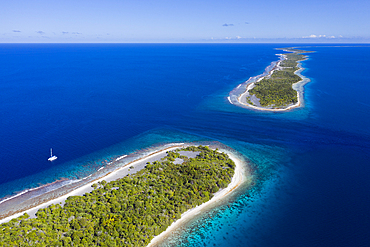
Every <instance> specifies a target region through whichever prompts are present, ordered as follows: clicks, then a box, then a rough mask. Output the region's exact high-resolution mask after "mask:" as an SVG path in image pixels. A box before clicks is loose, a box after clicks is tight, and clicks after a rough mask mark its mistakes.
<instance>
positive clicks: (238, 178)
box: [0, 143, 248, 247]
mask: <svg viewBox="0 0 370 247" xmlns="http://www.w3.org/2000/svg"><path fill="white" fill-rule="evenodd" d="M187 146H192V144H185V143H180V144H171V145H170V146H168V145H167V146H166V147H164V148H161V149H160V150H158V151H154V152H152V153H149V154H148V155H146V156H144V157H141V158H139V159H136V160H134V161H132V162H129V163H128V164H125V165H124V166H122V167H120V168H118V169H116V170H114V171H112V172H111V173H109V174H107V175H105V176H103V177H100V178H98V179H96V180H94V181H92V182H89V183H87V184H85V185H83V186H81V187H79V188H77V189H75V190H73V191H71V192H69V193H68V194H65V195H63V196H60V197H58V198H55V199H52V200H50V201H48V202H45V203H42V204H40V205H38V206H36V207H33V208H31V209H28V210H25V211H23V212H19V213H16V214H14V215H11V216H9V217H6V218H4V219H1V220H0V224H1V223H4V222H8V221H10V220H11V219H13V218H17V217H19V216H21V215H23V214H24V213H27V214H28V215H30V217H31V218H34V217H36V215H35V214H36V212H37V211H38V210H39V209H41V208H46V207H48V206H49V205H51V204H61V205H63V204H64V202H65V200H66V199H67V198H68V197H70V196H82V195H84V194H85V193H89V192H91V191H92V190H93V188H92V186H91V185H93V184H94V183H97V182H100V181H103V180H105V181H106V182H110V181H113V180H117V179H119V178H122V177H124V176H126V175H127V174H129V173H130V171H131V173H133V172H137V171H139V170H141V169H143V168H144V167H145V165H146V164H147V162H154V161H156V160H160V159H161V158H163V157H165V156H166V155H167V154H166V153H167V152H168V151H171V150H175V149H179V148H183V147H187ZM219 151H220V152H224V153H226V154H227V155H228V156H229V157H230V158H231V159H232V160H233V161H234V163H235V172H234V176H233V178H232V180H231V183H230V184H229V185H228V186H227V188H225V189H222V190H220V191H218V192H217V193H215V194H214V196H213V197H212V199H211V200H209V201H208V202H205V203H203V204H201V205H199V206H197V207H195V208H193V209H190V210H188V211H186V212H185V213H183V214H182V215H181V218H180V219H178V220H177V221H175V222H174V223H172V224H171V225H170V226H169V227H168V228H167V229H166V231H164V232H162V233H161V234H160V235H158V236H156V237H155V238H153V239H152V241H151V242H150V243H149V245H148V246H151V247H153V246H156V245H158V244H159V243H161V242H162V241H163V240H164V239H165V238H166V237H167V236H168V235H169V234H170V233H171V232H172V231H174V230H176V229H178V228H179V227H181V226H182V225H183V224H184V223H186V222H187V221H188V220H189V219H193V218H194V217H195V216H197V215H199V214H200V213H202V212H203V211H206V210H207V208H209V207H211V206H212V205H214V204H215V203H217V202H220V201H221V200H223V199H225V198H226V197H227V196H228V195H229V194H230V193H231V192H233V191H234V190H235V189H237V188H238V187H239V186H240V185H241V184H243V182H244V181H245V180H246V177H247V175H248V174H247V167H246V166H244V165H243V162H242V161H241V160H240V159H239V158H237V156H236V154H234V153H233V152H232V151H229V150H226V149H222V148H221V149H219Z"/></svg>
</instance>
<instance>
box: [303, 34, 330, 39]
mask: <svg viewBox="0 0 370 247" xmlns="http://www.w3.org/2000/svg"><path fill="white" fill-rule="evenodd" d="M302 38H304V39H317V38H335V36H327V35H326V34H320V35H316V34H311V35H310V36H303V37H302Z"/></svg>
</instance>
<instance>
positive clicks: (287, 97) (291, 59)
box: [248, 48, 308, 108]
mask: <svg viewBox="0 0 370 247" xmlns="http://www.w3.org/2000/svg"><path fill="white" fill-rule="evenodd" d="M284 50H287V51H290V52H293V53H288V54H284V55H285V56H286V59H285V60H283V61H282V62H281V63H280V66H281V67H282V69H278V70H275V71H274V72H273V73H272V75H271V76H270V77H265V78H263V79H262V80H261V81H259V82H256V83H255V87H254V88H253V89H251V90H249V94H250V95H253V94H254V95H255V96H256V97H257V98H258V99H259V102H260V104H261V106H263V107H272V108H282V107H285V106H288V105H290V104H295V103H297V102H298V99H297V91H295V90H294V89H293V88H292V85H293V84H294V83H297V82H299V81H300V80H301V78H300V77H299V76H298V75H296V74H294V72H295V71H297V70H298V69H299V67H298V62H299V61H302V60H304V59H305V58H306V56H305V55H302V53H307V52H308V51H303V50H297V49H293V48H287V49H284ZM248 103H249V102H248Z"/></svg>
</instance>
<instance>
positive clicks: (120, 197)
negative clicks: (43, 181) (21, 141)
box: [0, 146, 235, 246]
mask: <svg viewBox="0 0 370 247" xmlns="http://www.w3.org/2000/svg"><path fill="white" fill-rule="evenodd" d="M182 150H184V151H197V152H199V154H198V155H197V156H196V157H195V158H188V157H187V156H182V155H180V153H179V151H180V150H175V151H170V152H167V156H166V157H165V158H163V159H162V160H160V161H155V162H153V163H148V164H147V165H146V167H145V168H144V169H142V170H140V171H138V172H137V173H135V174H133V175H128V176H126V177H124V178H122V179H119V180H115V181H112V182H109V183H106V182H105V181H102V182H99V183H97V184H94V185H93V187H94V190H93V191H92V192H91V193H87V194H85V195H84V196H71V197H69V198H68V199H67V200H66V202H65V204H64V206H63V207H62V206H61V205H59V204H57V205H51V206H49V207H47V208H45V209H40V210H39V211H38V212H37V218H33V219H30V218H28V215H27V214H25V215H23V216H21V217H19V218H16V219H12V220H11V221H10V222H8V223H3V224H1V225H0V246H146V245H147V244H148V243H149V242H150V240H151V239H152V238H153V237H154V236H155V235H158V234H160V233H161V232H162V231H164V230H166V228H167V227H168V226H169V225H170V224H171V223H172V222H173V221H175V220H176V219H179V218H180V217H181V214H182V213H184V212H185V211H187V210H188V209H190V208H193V207H195V206H197V205H200V204H202V203H203V202H206V201H208V200H210V199H211V198H212V196H213V194H214V193H215V192H217V191H218V190H219V189H220V188H225V187H227V185H228V184H229V183H230V182H231V178H232V177H233V174H234V169H235V164H234V162H233V161H232V160H231V159H230V158H229V157H228V156H227V155H226V154H224V153H220V152H218V151H216V150H211V149H209V148H208V147H206V146H199V147H194V146H192V147H188V148H185V149H182ZM176 158H179V159H181V160H182V161H183V162H182V163H181V164H175V163H174V162H173V161H175V159H176ZM176 163H177V162H176Z"/></svg>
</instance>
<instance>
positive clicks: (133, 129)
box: [0, 44, 370, 246]
mask: <svg viewBox="0 0 370 247" xmlns="http://www.w3.org/2000/svg"><path fill="white" fill-rule="evenodd" d="M285 46H286V45H284V44H261V45H254V44H253V45H252V44H235V45H231V44H213V45H210V44H192V45H190V44H189V45H185V44H176V45H174V44H173V45H171V44H166V45H165V44H156V45H154V44H145V45H144V44H140V45H139V44H135V45H134V44H125V45H99V44H94V45H93V44H80V45H61V44H56V45H37V44H35V45H31V44H27V45H26V44H25V45H6V44H4V45H1V46H0V55H1V56H0V64H1V66H0V72H1V74H2V78H1V81H0V89H1V90H0V107H1V109H0V117H1V120H2V121H1V122H0V147H1V149H0V154H1V163H0V165H1V169H2V171H3V172H2V173H1V174H0V196H1V197H6V196H9V195H12V194H13V195H14V194H16V193H17V192H19V191H22V190H24V189H29V188H33V187H37V186H39V185H42V184H45V183H50V182H53V181H55V180H57V179H60V178H68V179H80V178H83V177H86V176H88V175H90V174H91V173H93V172H95V171H97V170H98V169H99V168H100V167H101V166H102V165H104V164H106V162H109V160H111V159H113V158H114V157H118V156H120V155H123V154H130V153H134V152H140V151H141V150H142V149H145V150H147V148H149V147H153V146H157V145H161V144H164V143H171V142H189V141H207V140H217V141H220V142H222V143H223V144H226V145H229V146H230V147H232V148H234V149H235V150H237V151H238V152H239V153H240V154H241V155H242V156H243V158H244V159H245V160H247V161H248V162H249V165H250V166H251V167H252V171H253V179H254V180H253V181H254V182H255V183H254V184H253V186H251V187H243V188H241V189H240V190H238V193H236V194H235V195H234V196H233V197H232V198H230V200H228V201H227V202H225V204H222V205H218V206H217V207H216V208H214V209H212V210H210V211H209V212H208V213H207V214H205V215H200V216H199V217H198V218H197V219H194V221H191V222H190V223H189V225H188V226H185V227H184V229H183V231H182V232H181V233H180V235H179V234H176V233H175V235H173V236H170V237H169V239H168V240H167V242H165V243H163V245H164V246H228V245H231V244H232V245H234V246H349V245H350V246H366V244H367V243H368V242H369V240H370V239H369V237H368V234H367V230H366V229H368V228H369V226H370V217H369V214H368V205H369V202H370V198H369V196H368V195H369V192H370V183H369V181H370V180H369V178H370V177H369V175H368V174H370V173H369V160H370V159H369V158H370V157H369V156H370V151H369V147H370V145H369V144H370V131H369V128H368V126H369V125H370V114H369V112H370V108H369V106H370V101H369V98H368V93H369V92H370V84H369V83H368V75H367V72H366V68H367V65H368V64H369V63H370V60H369V58H370V56H369V55H370V47H369V46H357V47H333V46H314V47H312V46H311V47H307V48H306V49H309V50H313V51H315V53H312V54H310V55H309V56H310V59H309V60H307V61H304V62H303V66H304V67H305V68H307V69H306V70H305V71H304V72H303V74H304V75H305V76H307V77H309V78H310V79H311V82H310V83H309V84H307V85H306V86H305V95H304V97H305V103H306V106H305V108H301V109H296V110H293V111H290V112H287V113H263V112H256V111H249V110H246V109H242V108H238V107H236V106H234V105H231V104H229V103H228V100H227V98H226V97H227V96H228V94H229V92H230V91H231V90H232V89H233V88H234V87H236V86H237V85H239V84H240V83H242V82H244V81H245V80H247V79H248V78H249V77H251V76H255V75H258V74H261V73H263V71H264V70H265V67H266V66H268V65H269V64H270V63H271V62H272V61H276V60H277V59H278V57H277V56H276V55H275V54H276V53H277V51H276V50H274V48H276V47H285ZM289 46H291V45H289ZM50 147H53V150H54V153H55V154H56V155H57V156H58V159H57V160H56V161H55V162H48V161H47V158H48V156H49V148H50ZM0 210H1V204H0Z"/></svg>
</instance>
